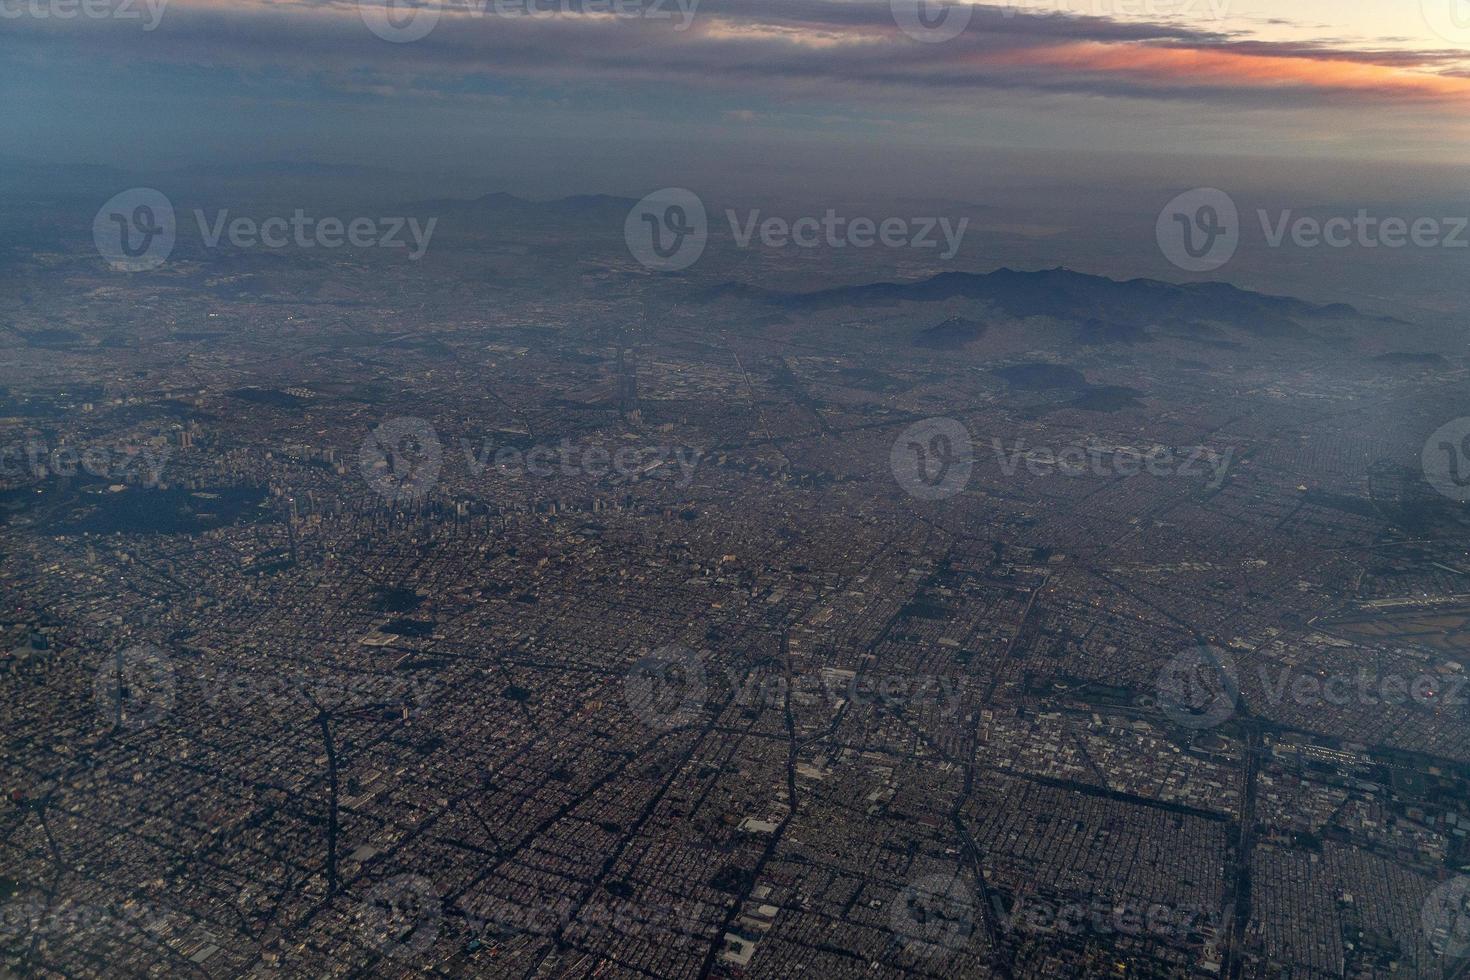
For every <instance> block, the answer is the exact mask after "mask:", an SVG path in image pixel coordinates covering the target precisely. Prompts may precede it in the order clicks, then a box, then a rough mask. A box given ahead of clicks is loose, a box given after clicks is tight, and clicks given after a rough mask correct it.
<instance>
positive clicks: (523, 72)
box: [0, 0, 1470, 195]
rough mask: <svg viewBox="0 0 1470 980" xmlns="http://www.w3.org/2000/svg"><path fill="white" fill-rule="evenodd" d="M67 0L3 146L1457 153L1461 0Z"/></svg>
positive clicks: (420, 157)
mask: <svg viewBox="0 0 1470 980" xmlns="http://www.w3.org/2000/svg"><path fill="white" fill-rule="evenodd" d="M82 2H83V0H0V15H3V16H0V86H3V89H0V90H3V91H4V93H5V95H3V96H0V98H4V99H5V101H6V109H5V113H6V117H7V125H6V127H5V128H4V132H3V133H0V155H10V156H18V157H23V158H26V159H29V160H38V161H46V162H52V163H88V164H105V165H111V166H117V167H121V168H126V169H131V170H138V171H144V172H148V171H156V170H167V169H169V168H178V167H188V166H221V165H238V164H248V163H250V162H252V161H270V160H293V161H314V162H322V163H334V164H349V163H350V164H353V165H357V166H366V167H382V168H388V169H392V170H396V171H403V172H407V173H410V174H418V175H422V176H423V177H424V180H425V183H426V184H428V183H432V182H433V181H432V180H430V178H429V175H455V176H457V177H462V178H465V179H466V181H467V182H474V181H478V182H479V183H480V184H481V186H483V187H484V189H485V190H492V189H508V190H513V191H518V192H523V193H531V194H538V193H539V194H543V195H554V194H558V193H575V192H594V191H596V192H613V193H631V192H633V191H635V190H638V189H640V188H648V187H653V186H660V185H663V184H670V183H673V184H678V183H684V184H693V183H696V182H699V181H704V182H706V183H707V182H710V181H725V182H728V183H730V184H731V185H739V184H741V183H742V182H746V183H749V182H753V181H756V180H767V181H771V182H775V183H779V182H781V181H783V180H787V181H790V182H792V183H795V184H799V185H800V184H805V185H811V184H814V183H815V184H824V183H826V184H830V185H831V186H842V187H844V188H849V189H851V190H853V191H857V190H859V189H860V188H862V187H863V186H876V185H877V184H882V185H884V186H885V188H886V189H887V190H888V191H890V192H898V191H902V190H904V189H905V185H907V186H908V187H909V188H910V189H912V190H913V192H914V193H916V194H917V193H921V192H924V191H926V190H930V189H933V190H939V191H942V192H944V193H950V194H953V193H956V192H958V191H960V190H963V189H964V187H966V186H967V184H973V183H984V182H986V181H996V182H999V183H1005V182H1007V181H1010V182H1012V183H1014V182H1015V180H1016V178H1017V177H1020V176H1024V177H1030V178H1034V180H1033V184H1034V185H1035V186H1043V187H1044V186H1051V185H1052V184H1059V185H1066V186H1069V187H1071V188H1072V189H1073V190H1077V191H1080V190H1085V189H1086V188H1087V187H1088V186H1090V185H1091V184H1093V183H1094V182H1097V181H1104V182H1105V180H1106V179H1111V177H1115V176H1119V175H1124V174H1126V173H1128V172H1130V171H1137V170H1138V168H1137V167H1133V166H1132V165H1129V164H1125V163H1119V162H1118V161H1120V160H1130V159H1145V158H1146V159H1148V160H1149V161H1152V162H1151V163H1150V164H1149V165H1148V166H1146V167H1143V170H1144V171H1147V172H1149V173H1159V174H1169V173H1170V172H1171V171H1172V172H1173V173H1175V174H1177V178H1178V179H1179V180H1180V181H1184V182H1185V186H1188V179H1189V178H1190V177H1191V176H1193V174H1194V173H1195V172H1199V173H1211V174H1212V173H1218V172H1222V171H1223V172H1225V173H1226V174H1227V175H1228V174H1229V172H1231V171H1232V168H1234V169H1235V170H1238V171H1239V174H1240V175H1242V176H1240V178H1239V179H1247V177H1246V176H1244V175H1254V176H1255V177H1260V176H1262V175H1265V176H1269V175H1270V174H1271V172H1272V166H1271V163H1270V162H1271V161H1282V162H1283V163H1284V164H1292V165H1295V166H1297V167H1298V168H1299V169H1300V166H1301V164H1302V163H1303V162H1307V163H1311V164H1315V165H1320V166H1321V167H1322V168H1323V172H1324V173H1331V174H1353V173H1356V174H1358V175H1360V176H1371V175H1373V174H1375V173H1382V172H1384V168H1401V169H1402V171H1403V172H1409V171H1411V170H1413V169H1414V168H1420V169H1424V170H1426V171H1434V172H1438V169H1437V168H1443V170H1444V173H1445V174H1447V175H1449V176H1447V177H1446V179H1445V181H1444V186H1445V187H1446V188H1449V187H1453V186H1454V184H1455V181H1456V180H1461V179H1463V176H1464V163H1463V161H1465V160H1467V159H1470V152H1467V151H1470V115H1467V109H1470V0H1291V2H1290V3H1289V4H1287V3H1281V2H1279V0H1273V2H1269V3H1268V2H1266V0H1012V2H1010V3H1007V4H1004V5H975V6H973V7H972V6H968V5H950V6H946V5H944V4H940V3H938V2H935V0H891V2H890V0H876V2H875V0H617V2H618V3H621V4H624V5H626V6H624V7H622V8H621V9H622V12H623V15H621V16H613V15H610V14H609V13H607V12H606V10H607V4H608V3H609V2H611V0H601V2H600V3H599V0H416V2H419V6H418V7H417V8H406V7H403V6H398V7H395V8H394V16H393V17H390V16H389V12H388V11H387V10H386V9H385V8H384V7H383V6H382V3H381V2H380V0H363V3H361V4H359V3H358V2H355V0H171V2H169V0H85V2H86V3H87V4H89V5H91V6H90V8H89V9H90V10H91V11H92V13H93V15H91V16H89V15H85V14H82V13H80V12H79V11H78V5H79V4H80V3H82ZM398 2H399V3H400V4H401V3H403V2H406V0H398ZM468 3H476V4H479V7H478V8H475V9H472V8H470V7H467V6H466V4H468ZM528 4H530V5H532V7H533V8H534V9H536V10H537V13H536V15H534V16H530V15H527V12H526V9H527V5H528ZM921 4H923V5H925V6H924V8H923V9H922V10H921V9H918V8H919V6H920V5H921ZM961 24H962V25H963V26H964V29H963V30H962V31H958V32H953V36H950V35H951V33H952V32H951V28H953V27H954V26H955V25H961ZM404 25H407V26H406V28H404ZM428 25H431V26H432V29H431V30H427V33H425V34H424V36H422V37H417V34H419V33H423V31H424V29H425V28H426V27H427V26H428ZM926 25H928V26H926ZM935 25H937V26H935ZM400 28H404V29H401V30H400ZM385 35H386V36H387V37H389V38H396V40H389V39H385ZM409 37H414V38H416V39H411V40H409V39H406V38H409ZM1169 160H1175V161H1181V160H1182V161H1184V162H1182V163H1180V162H1176V163H1174V164H1172V165H1171V164H1169V163H1167V162H1162V161H1169ZM1110 161H1111V162H1110ZM1231 161H1239V162H1238V163H1236V164H1232V163H1231ZM1289 171H1290V167H1287V168H1286V169H1284V170H1283V171H1282V172H1283V173H1286V172H1289ZM1104 175H1107V176H1106V177H1105V176H1104ZM1301 176H1302V177H1303V179H1309V175H1305V174H1303V175H1301Z"/></svg>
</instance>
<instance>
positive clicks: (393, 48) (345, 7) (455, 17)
mask: <svg viewBox="0 0 1470 980" xmlns="http://www.w3.org/2000/svg"><path fill="white" fill-rule="evenodd" d="M5 2H7V0H0V3H5ZM12 2H13V0H12ZM428 2H430V3H432V2H433V0H428ZM466 2H474V3H477V4H481V6H479V7H477V8H469V7H466V6H464V5H463V4H464V3H466ZM522 2H531V3H533V4H539V7H538V8H537V9H539V10H541V11H543V12H542V13H538V14H536V15H534V16H530V15H524V14H522V15H503V13H497V12H496V11H497V10H499V11H502V12H503V11H506V10H515V9H516V8H515V7H514V6H513V5H510V6H507V4H508V3H509V0H456V3H455V4H454V5H446V6H444V7H442V8H436V9H437V10H438V16H439V20H438V23H437V24H436V26H435V28H434V30H433V31H432V32H431V33H430V34H429V35H428V36H427V37H424V38H423V39H422V40H418V41H415V42H412V43H404V44H392V43H388V42H385V41H383V40H381V39H379V38H378V37H375V36H374V35H373V34H372V33H371V32H370V31H369V30H368V29H367V27H366V25H365V24H364V21H363V19H362V17H361V15H360V9H359V7H358V5H357V4H356V3H354V2H350V0H244V2H237V0H230V2H225V0H173V2H172V3H171V4H169V5H168V7H167V9H166V12H165V15H164V17H163V20H162V23H161V24H160V25H159V27H158V29H157V30H155V31H152V32H147V33H143V32H140V31H139V30H138V29H137V27H136V25H130V24H127V23H125V22H122V21H81V20H73V21H67V22H61V21H56V20H49V21H42V20H37V19H35V18H24V17H22V18H20V19H16V20H10V21H8V22H7V25H8V26H7V34H6V35H5V36H4V38H3V39H0V48H12V49H14V48H17V47H19V48H20V49H21V50H22V51H28V53H30V54H31V55H33V56H36V55H37V53H38V52H39V53H40V59H41V60H45V61H47V62H54V61H55V60H57V59H61V60H64V59H65V58H67V57H87V58H94V57H104V58H105V57H112V58H116V59H118V60H119V61H126V62H127V63H129V64H136V63H138V62H150V61H151V62H157V63H162V64H181V65H190V66H203V67H209V68H228V69H232V70H239V71H243V72H251V71H253V72H257V73H261V74H267V75H269V74H272V73H277V72H283V71H284V72H287V73H292V74H295V75H299V76H304V77H309V78H311V79H313V80H314V81H315V82H316V83H319V84H322V85H324V86H326V87H329V88H330V87H336V88H339V89H340V90H342V91H344V92H357V93H372V92H380V93H404V92H415V93H427V92H438V93H439V94H440V95H441V96H443V97H446V98H452V97H454V94H455V93H457V92H464V91H465V90H466V87H467V80H478V81H479V82H480V83H481V84H482V85H483V86H485V87H493V86H494V85H495V84H497V83H507V84H509V83H520V82H522V81H527V80H529V81H550V82H554V83H567V84H569V85H570V84H580V83H584V82H589V81H600V82H623V81H626V82H637V83H648V84H652V85H665V86H679V87H681V88H687V89H697V90H701V91H706V92H710V93H713V94H714V95H715V96H717V97H724V98H728V99H730V100H731V101H736V102H737V104H738V103H739V102H740V101H744V100H745V99H747V98H748V97H749V96H750V95H751V94H752V93H760V94H764V95H766V96H768V97H772V98H778V99H782V100H787V101H790V100H798V99H802V98H809V99H813V100H820V101H823V102H827V103H832V102H836V103H838V104H845V105H855V106H862V105H864V104H874V105H877V104H892V103H895V102H902V101H904V100H912V99H915V98H922V99H925V100H929V101H937V102H945V103H952V104H955V105H958V106H963V105H964V104H965V103H966V101H967V100H973V99H974V98H975V96H976V95H977V94H980V93H984V92H986V91H1006V92H1027V91H1030V92H1037V93H1047V94H1057V93H1064V94H1074V95H1083V96H1111V97H1126V98H1130V99H1157V100H1181V99H1183V100H1194V101H1198V102H1201V103H1214V104H1221V105H1227V106H1228V105H1231V104H1236V105H1241V106H1257V105H1271V106H1273V107H1278V108H1279V107H1283V106H1291V105H1304V106H1305V105H1313V104H1319V103H1321V104H1343V103H1346V104H1365V105H1368V104H1381V103H1402V102H1416V103H1425V104H1429V105H1435V104H1452V105H1453V106H1454V107H1455V108H1460V107H1461V104H1463V103H1464V102H1466V101H1467V100H1470V77H1467V75H1466V73H1465V71H1464V68H1465V65H1464V62H1463V61H1461V60H1460V59H1459V56H1458V55H1457V54H1456V53H1454V52H1447V51H1443V50H1424V51H1413V50H1408V49H1397V48H1396V49H1392V50H1374V49H1360V48H1353V47H1350V46H1346V45H1343V44H1341V43H1335V44H1334V43H1325V42H1324V43H1322V44H1317V45H1313V44H1302V43H1299V42H1291V43H1285V42H1272V41H1271V40H1269V39H1263V38H1260V37H1247V36H1242V35H1240V34H1236V33H1230V32H1226V31H1223V30H1220V29H1219V25H1218V23H1210V22H1205V23H1202V24H1196V25H1193V26H1191V25H1188V24H1183V23H1169V24H1163V23H1149V22H1139V21H1132V20H1129V21H1121V20H1111V19H1108V18H1104V17H1072V16H1068V17H1060V16H1041V15H1032V14H1024V13H1020V12H1018V11H1016V10H1014V9H1007V8H1003V7H996V6H976V7H975V8H974V15H973V18H972V21H971V23H970V27H969V29H968V30H967V31H965V33H963V34H962V35H960V36H959V37H957V38H955V39H953V40H950V41H947V42H945V43H919V42H918V41H915V40H913V39H912V38H910V37H908V36H906V35H904V34H903V32H902V31H900V30H899V29H898V27H897V25H896V23H895V21H894V17H893V14H892V11H891V9H890V7H889V5H888V3H887V2H870V0H704V2H702V3H698V4H697V5H695V6H693V7H692V8H691V6H690V4H691V3H692V2H693V0H620V2H621V3H622V4H623V6H622V7H620V8H618V9H621V10H622V11H624V14H625V15H617V14H613V13H609V12H605V11H606V10H607V9H608V4H609V3H610V2H611V0H600V2H601V4H602V6H600V7H596V8H595V9H597V10H601V11H604V12H596V13H595V12H585V10H584V8H582V7H580V6H579V5H578V4H577V3H572V0H554V5H555V9H553V0H522ZM580 2H581V0H578V3H580ZM586 2H587V3H589V4H597V3H598V2H599V0H586ZM492 3H499V4H501V6H499V7H492V6H490V5H491V4H492ZM681 3H682V4H683V6H682V7H681V5H680V4H681ZM522 9H524V8H522ZM588 9H590V8H588ZM681 10H682V11H683V12H684V13H689V14H692V19H688V20H686V19H685V18H684V17H683V14H682V13H681ZM636 11H642V12H644V13H649V12H651V11H658V12H662V14H663V15H664V16H658V17H654V16H632V15H631V13H632V12H636ZM680 28H686V29H680ZM740 111H742V110H734V112H735V113H736V115H734V116H732V118H739V115H738V113H739V112H740ZM744 111H748V110H744Z"/></svg>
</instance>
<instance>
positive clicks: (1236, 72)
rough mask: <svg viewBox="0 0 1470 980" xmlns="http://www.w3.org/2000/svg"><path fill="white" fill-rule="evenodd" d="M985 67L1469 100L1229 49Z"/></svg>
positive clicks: (1017, 55)
mask: <svg viewBox="0 0 1470 980" xmlns="http://www.w3.org/2000/svg"><path fill="white" fill-rule="evenodd" d="M983 60H984V61H985V63H986V64H992V65H993V64H1000V65H1015V66H1022V67H1034V68H1056V69H1061V70H1064V71H1072V72H1097V73H1103V74H1115V75H1126V76H1130V77H1135V78H1143V79H1156V80H1158V81H1160V82H1168V83H1171V84H1175V85H1177V84H1179V83H1181V82H1183V83H1188V82H1191V81H1194V82H1198V83H1200V84H1202V85H1223V86H1230V87H1249V88H1272V87H1297V86H1306V87H1309V88H1314V89H1321V90H1329V91H1330V90H1336V91H1343V92H1360V93H1378V94H1381V95H1384V96H1392V97H1402V98H1416V99H1463V98H1470V78H1464V77H1458V76H1453V75H1435V74H1430V73H1427V72H1418V71H1407V70H1405V69H1402V68H1397V67H1390V66H1387V65H1377V64H1372V63H1368V62H1358V61H1341V60H1334V59H1332V58H1303V57H1291V56H1288V57H1272V56H1269V55H1259V54H1245V53H1241V52H1236V51H1229V50H1215V49H1206V48H1188V47H1162V46H1158V45H1151V44H1136V43H1133V44H1103V43H1098V42H1078V43H1072V44H1061V45H1052V46H1046V47H1034V48H1022V49H1018V50H1014V51H1007V52H1003V53H999V54H995V55H990V56H986V57H985V58H984V59H983Z"/></svg>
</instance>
